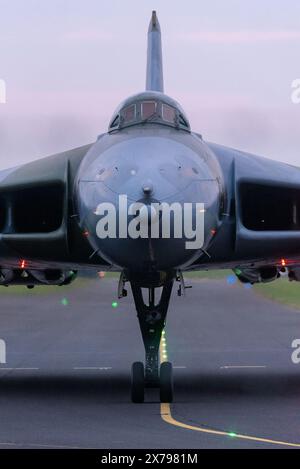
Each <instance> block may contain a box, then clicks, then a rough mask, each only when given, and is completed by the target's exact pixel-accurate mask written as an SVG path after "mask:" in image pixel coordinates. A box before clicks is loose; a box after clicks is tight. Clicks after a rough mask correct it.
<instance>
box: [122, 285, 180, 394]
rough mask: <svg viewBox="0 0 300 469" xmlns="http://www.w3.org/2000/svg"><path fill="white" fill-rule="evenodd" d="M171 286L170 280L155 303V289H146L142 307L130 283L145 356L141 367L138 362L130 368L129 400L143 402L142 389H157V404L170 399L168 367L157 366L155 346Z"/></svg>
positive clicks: (137, 290)
mask: <svg viewBox="0 0 300 469" xmlns="http://www.w3.org/2000/svg"><path fill="white" fill-rule="evenodd" d="M172 287H173V280H169V281H168V282H167V283H166V284H165V285H164V286H163V287H162V293H161V296H160V299H159V301H158V303H156V301H155V287H150V288H148V302H147V304H146V302H145V301H144V298H143V293H142V288H141V287H140V286H138V285H137V284H136V283H134V282H131V289H132V293H133V298H134V302H135V307H136V310H137V316H138V320H139V324H140V329H141V333H142V338H143V342H144V347H145V355H146V359H145V366H144V364H143V363H142V362H135V363H133V365H132V370H131V398H132V401H133V402H137V403H138V402H144V390H145V388H160V400H161V402H172V400H173V372H172V364H171V363H169V362H163V363H162V364H161V365H160V367H159V345H160V340H161V335H162V331H163V329H164V327H165V321H166V316H167V310H168V306H169V301H170V296H171V292H172Z"/></svg>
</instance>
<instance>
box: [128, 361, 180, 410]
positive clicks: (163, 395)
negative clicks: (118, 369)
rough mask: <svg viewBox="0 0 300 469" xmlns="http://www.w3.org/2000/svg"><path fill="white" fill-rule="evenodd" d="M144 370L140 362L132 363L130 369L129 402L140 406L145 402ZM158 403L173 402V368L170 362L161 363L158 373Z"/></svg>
mask: <svg viewBox="0 0 300 469" xmlns="http://www.w3.org/2000/svg"><path fill="white" fill-rule="evenodd" d="M145 387H146V380H145V369H144V364H143V363H142V362H134V363H133V364H132V367H131V400H132V402H134V403H135V404H141V403H143V402H144V400H145ZM159 395H160V402H168V403H171V402H173V367H172V363H170V362H163V363H162V364H161V365H160V372H159Z"/></svg>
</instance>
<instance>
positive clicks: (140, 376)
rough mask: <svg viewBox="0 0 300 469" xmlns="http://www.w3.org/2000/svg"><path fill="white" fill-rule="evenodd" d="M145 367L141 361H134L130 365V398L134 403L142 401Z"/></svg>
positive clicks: (143, 396)
mask: <svg viewBox="0 0 300 469" xmlns="http://www.w3.org/2000/svg"><path fill="white" fill-rule="evenodd" d="M144 398H145V369H144V364H143V363H142V362H134V363H133V364H132V367H131V400H132V402H134V403H136V404H140V403H142V402H144Z"/></svg>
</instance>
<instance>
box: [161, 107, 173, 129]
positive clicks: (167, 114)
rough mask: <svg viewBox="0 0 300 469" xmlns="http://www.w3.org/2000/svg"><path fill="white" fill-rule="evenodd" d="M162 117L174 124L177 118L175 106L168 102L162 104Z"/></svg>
mask: <svg viewBox="0 0 300 469" xmlns="http://www.w3.org/2000/svg"><path fill="white" fill-rule="evenodd" d="M162 118H163V120H164V121H166V122H172V123H173V124H174V122H175V118H176V111H175V109H174V108H173V107H171V106H168V105H167V104H163V105H162Z"/></svg>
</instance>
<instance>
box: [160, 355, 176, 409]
mask: <svg viewBox="0 0 300 469" xmlns="http://www.w3.org/2000/svg"><path fill="white" fill-rule="evenodd" d="M159 380H160V383H159V395H160V402H169V403H170V402H173V394H174V391H173V367H172V363H170V362H163V363H162V364H161V365H160V373H159Z"/></svg>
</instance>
